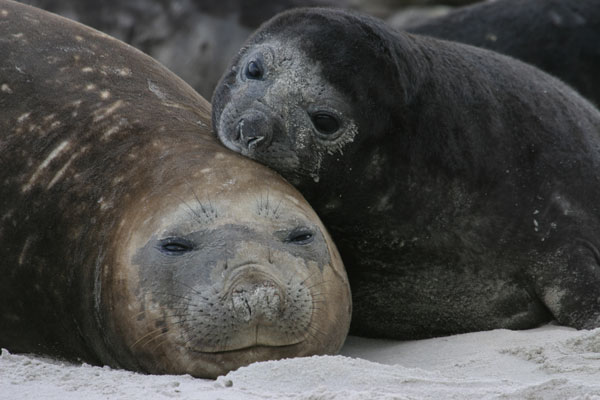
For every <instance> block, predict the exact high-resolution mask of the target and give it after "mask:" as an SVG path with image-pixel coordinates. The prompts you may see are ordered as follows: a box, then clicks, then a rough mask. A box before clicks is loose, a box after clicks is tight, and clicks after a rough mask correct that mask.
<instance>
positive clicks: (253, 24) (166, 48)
mask: <svg viewBox="0 0 600 400" xmlns="http://www.w3.org/2000/svg"><path fill="white" fill-rule="evenodd" d="M574 1H575V0H574ZM21 2H22V3H26V4H29V5H32V6H36V7H39V8H43V9H45V10H48V11H51V12H54V13H56V14H59V15H62V16H65V17H67V18H70V19H73V20H76V21H79V22H81V23H83V24H85V25H88V26H91V27H93V28H96V29H98V30H100V31H103V32H105V33H107V34H109V35H111V36H114V37H116V38H118V39H120V40H123V41H125V42H127V43H129V44H131V45H133V46H135V47H137V48H138V49H140V50H142V51H143V52H145V53H146V54H149V55H150V56H152V57H153V58H155V59H157V60H158V61H160V62H161V63H162V64H164V65H166V66H167V67H168V68H169V69H170V70H172V71H173V72H175V73H176V74H177V75H179V76H180V77H181V78H183V79H184V80H185V81H186V82H187V83H189V84H190V85H191V86H193V87H194V88H195V89H196V90H197V91H198V92H199V93H200V94H201V95H202V96H204V97H205V98H206V99H208V100H210V98H211V97H212V93H213V90H214V88H215V86H216V85H217V82H218V80H219V78H220V77H221V75H222V73H223V71H224V70H225V68H226V67H227V65H228V63H229V61H230V60H231V59H232V58H233V56H234V55H235V54H236V53H237V51H238V50H239V49H240V47H241V46H242V44H243V43H244V41H245V40H246V38H247V37H248V36H250V34H251V33H252V32H253V31H254V30H255V29H256V28H258V27H259V26H260V24H261V23H263V22H265V21H266V20H268V19H269V18H271V17H272V16H274V15H275V14H277V13H279V12H281V11H284V10H287V9H290V8H296V7H313V6H327V7H339V8H345V9H354V10H359V11H362V12H365V13H368V14H371V15H374V16H376V17H378V18H382V19H383V20H385V21H386V22H387V23H389V24H390V25H391V26H394V27H396V28H400V29H402V28H408V27H410V26H412V25H416V24H419V23H420V22H422V21H423V20H425V19H427V18H430V17H434V16H440V15H444V14H446V13H447V12H449V11H450V10H451V9H452V8H453V7H457V6H462V5H466V4H470V3H474V2H475V1H473V0H279V1H277V0H22V1H21Z"/></svg>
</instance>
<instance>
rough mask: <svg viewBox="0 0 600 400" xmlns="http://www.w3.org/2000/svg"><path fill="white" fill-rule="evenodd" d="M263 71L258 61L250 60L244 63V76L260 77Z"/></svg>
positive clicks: (250, 77) (249, 77)
mask: <svg viewBox="0 0 600 400" xmlns="http://www.w3.org/2000/svg"><path fill="white" fill-rule="evenodd" d="M263 73H264V72H263V68H262V65H260V62H259V61H257V60H252V61H250V62H249V63H248V64H246V78H248V79H261V78H262V77H263Z"/></svg>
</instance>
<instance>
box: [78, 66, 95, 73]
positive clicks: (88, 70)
mask: <svg viewBox="0 0 600 400" xmlns="http://www.w3.org/2000/svg"><path fill="white" fill-rule="evenodd" d="M93 71H94V69H93V68H92V67H83V68H81V72H85V73H88V72H93Z"/></svg>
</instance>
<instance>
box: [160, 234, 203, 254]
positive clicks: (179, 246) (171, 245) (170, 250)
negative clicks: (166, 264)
mask: <svg viewBox="0 0 600 400" xmlns="http://www.w3.org/2000/svg"><path fill="white" fill-rule="evenodd" d="M158 249H159V250H160V251H161V252H163V253H165V254H169V255H179V254H183V253H187V252H188V251H192V250H194V244H193V243H192V242H190V241H189V240H186V239H183V238H176V237H175V238H167V239H163V240H161V241H160V244H159V246H158Z"/></svg>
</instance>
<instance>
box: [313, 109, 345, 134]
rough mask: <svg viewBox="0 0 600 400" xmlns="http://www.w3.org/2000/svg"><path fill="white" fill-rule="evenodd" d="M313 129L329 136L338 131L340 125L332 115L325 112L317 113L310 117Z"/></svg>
mask: <svg viewBox="0 0 600 400" xmlns="http://www.w3.org/2000/svg"><path fill="white" fill-rule="evenodd" d="M311 120H312V123H313V125H314V126H315V128H317V130H318V131H319V132H320V133H322V134H325V135H331V134H333V133H335V132H337V131H338V129H340V123H339V122H338V120H337V118H335V117H334V116H333V115H331V114H329V113H325V112H322V111H321V112H318V113H315V114H313V115H312V116H311Z"/></svg>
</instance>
